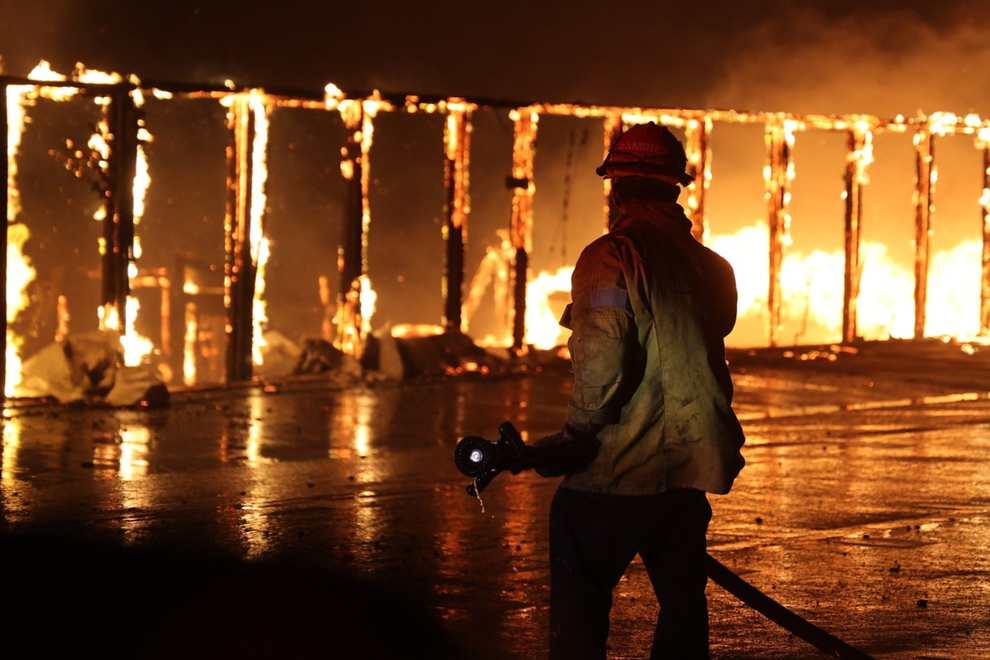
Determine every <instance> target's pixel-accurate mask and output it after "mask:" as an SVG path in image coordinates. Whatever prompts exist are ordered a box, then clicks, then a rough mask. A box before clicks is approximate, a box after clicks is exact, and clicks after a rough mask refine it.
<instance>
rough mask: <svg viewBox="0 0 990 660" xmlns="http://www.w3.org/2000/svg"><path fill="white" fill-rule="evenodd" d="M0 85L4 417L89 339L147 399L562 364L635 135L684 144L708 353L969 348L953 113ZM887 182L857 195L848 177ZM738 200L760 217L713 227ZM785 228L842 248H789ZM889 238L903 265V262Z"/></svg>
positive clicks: (94, 76)
mask: <svg viewBox="0 0 990 660" xmlns="http://www.w3.org/2000/svg"><path fill="white" fill-rule="evenodd" d="M2 81H3V84H4V89H5V99H6V103H5V104H4V106H3V108H4V118H5V124H6V126H7V131H6V132H5V133H4V139H5V140H6V147H7V149H6V153H7V159H6V161H5V166H6V174H7V176H6V180H7V195H6V197H5V203H6V208H7V219H8V232H7V234H6V236H7V250H6V252H5V254H6V255H7V261H6V272H7V288H6V294H5V295H6V299H5V300H6V306H7V324H6V334H5V341H6V344H5V348H6V360H5V376H6V381H5V382H6V389H5V391H6V394H7V396H12V395H16V394H17V392H18V390H17V386H18V384H19V381H20V374H21V361H23V360H25V359H27V358H30V357H32V355H35V354H37V353H39V352H40V351H41V350H43V347H44V346H47V345H49V344H50V343H52V342H55V343H58V344H64V343H65V342H66V341H68V339H67V338H68V337H71V336H73V335H80V334H85V333H89V332H101V333H103V335H104V336H110V337H112V338H115V339H119V342H120V352H121V354H122V356H123V360H124V363H125V364H126V365H130V366H137V365H142V364H144V365H146V366H148V367H149V368H152V369H153V370H155V371H156V372H157V374H158V375H159V377H160V378H161V379H162V380H164V381H165V382H166V383H168V384H169V385H170V386H182V385H185V386H192V385H197V384H204V383H220V382H227V383H230V382H238V381H246V380H250V379H251V378H252V377H253V376H255V375H258V374H266V373H275V371H277V368H276V367H275V366H274V364H275V363H278V364H279V365H281V366H280V367H279V368H282V367H284V364H286V363H291V362H292V360H293V359H295V357H296V356H297V355H298V352H299V345H300V344H301V343H302V342H303V341H304V339H305V338H312V339H314V340H318V341H322V342H325V343H327V344H333V346H335V347H336V349H337V350H339V351H341V352H342V353H344V354H349V355H352V356H358V357H359V356H360V355H361V354H362V352H363V351H364V348H365V345H366V343H367V340H368V337H369V336H370V335H371V334H372V332H373V331H376V330H381V331H383V332H384V331H385V330H388V333H386V334H389V333H391V334H392V335H396V336H407V335H409V334H421V335H422V334H430V333H443V332H446V333H457V332H463V333H465V334H467V335H469V336H471V337H472V338H473V339H474V340H475V341H476V342H478V343H482V344H486V345H491V346H500V347H503V348H507V349H509V350H510V352H512V353H515V354H520V353H523V352H525V351H527V350H529V348H530V347H534V346H535V347H538V348H544V349H547V348H553V347H555V346H558V345H561V344H563V343H564V341H565V339H566V338H565V337H564V336H563V334H562V331H561V330H560V328H558V327H557V323H556V319H557V318H558V317H559V312H560V309H561V308H562V307H563V304H564V303H565V302H566V299H567V294H568V288H569V273H570V268H571V266H572V264H573V261H574V260H575V259H576V257H577V253H578V248H579V247H580V246H581V245H583V244H585V243H587V242H588V241H590V240H591V239H593V238H594V237H595V236H597V235H599V234H600V233H601V232H602V231H604V230H605V227H606V226H607V219H608V215H609V213H610V209H609V204H608V182H607V181H606V182H605V186H604V189H603V188H602V184H601V182H600V181H598V180H597V179H596V178H594V177H591V176H590V172H591V171H593V166H594V164H597V162H599V161H600V159H601V157H602V154H603V153H604V151H605V150H607V148H608V146H609V144H610V142H611V140H612V139H613V138H614V137H615V136H616V135H617V134H618V133H619V132H620V131H621V130H622V128H623V127H626V126H629V125H631V124H634V123H639V122H646V121H656V122H659V123H662V124H664V125H667V126H669V127H671V128H672V129H673V130H675V131H677V132H678V134H679V135H680V136H681V137H682V139H683V140H684V142H685V145H686V147H687V152H688V157H689V164H690V165H689V166H690V167H691V168H692V170H693V173H694V174H695V176H696V180H695V182H694V183H693V184H691V186H689V187H688V188H687V189H686V190H685V191H684V193H683V195H682V200H681V201H682V204H683V205H684V206H685V210H686V211H687V213H688V216H689V217H690V218H691V220H692V222H693V223H694V234H695V236H696V238H698V239H699V240H701V241H703V242H705V243H707V244H710V245H711V246H712V247H714V248H715V249H716V250H717V251H719V252H721V253H722V254H724V255H725V256H726V257H727V258H728V259H729V260H730V261H731V262H732V263H733V265H734V267H735V270H736V275H737V279H738V280H739V289H740V304H739V312H740V326H739V330H738V331H737V333H736V334H735V335H734V336H730V338H729V342H730V343H735V344H736V345H786V344H792V343H794V344H796V343H812V342H814V343H822V342H828V343H851V342H855V341H858V340H861V339H887V338H912V337H913V338H920V337H925V336H934V335H953V336H975V335H981V336H982V335H986V334H987V332H988V330H990V220H988V217H990V147H988V141H990V123H988V122H987V121H985V120H983V119H981V118H980V117H978V116H976V115H973V114H971V115H966V116H957V115H955V114H951V113H947V112H933V113H931V114H918V115H917V116H913V117H905V116H896V117H892V118H882V117H878V116H873V115H863V114H855V115H841V116H833V115H827V116H826V115H814V114H792V113H784V112H737V111H726V110H701V109H677V108H639V107H617V106H606V105H581V104H555V103H529V102H509V101H496V100H490V99H470V98H459V97H458V98H447V97H435V98H433V97H426V96H413V95H387V94H380V93H378V92H373V93H365V92H355V91H347V92H345V91H342V90H340V89H339V88H337V87H336V86H335V85H332V84H330V85H327V86H326V88H325V89H324V90H320V91H318V92H300V91H298V90H275V89H266V90H261V89H248V88H241V87H239V86H237V85H236V84H234V83H232V82H228V83H226V84H224V85H190V84H179V83H167V82H160V81H144V80H140V79H138V78H136V77H134V76H131V77H126V78H125V77H123V76H120V75H117V74H105V73H100V72H93V71H88V70H86V68H85V67H83V66H81V65H80V66H79V67H77V70H76V71H74V72H73V73H72V74H71V75H61V74H59V73H56V72H54V71H52V70H51V69H50V67H48V66H46V65H45V64H44V63H42V65H40V66H39V67H38V68H37V69H36V70H35V71H34V72H32V73H31V74H30V75H29V76H27V77H25V78H15V77H5V78H3V79H2ZM723 135H724V136H725V138H723V137H722V136H723ZM538 136H539V138H540V140H539V149H538V148H537V144H538V140H537V137H538ZM723 139H724V141H722V140H723ZM943 140H944V142H943ZM960 142H965V143H966V144H965V149H967V150H968V151H969V152H970V153H972V154H974V158H977V159H978V160H975V161H974V164H973V170H974V172H973V180H978V181H979V185H978V186H977V187H975V188H974V194H973V195H971V197H972V199H970V200H969V202H968V203H969V204H970V205H971V207H972V217H973V219H974V221H973V225H972V226H973V227H974V231H973V236H972V237H970V238H967V239H966V240H965V241H963V242H962V243H960V244H959V245H956V246H947V245H946V246H941V247H942V248H943V249H942V250H933V247H932V245H933V237H934V236H936V235H935V233H934V230H933V217H934V214H935V189H936V183H937V182H938V179H939V176H938V166H937V165H938V161H937V160H936V151H937V149H936V147H938V150H941V149H942V145H943V144H946V145H949V144H950V143H951V144H952V146H951V148H952V149H957V148H958V145H959V144H960ZM805 143H807V144H808V145H809V151H808V152H807V154H808V156H807V158H808V160H807V164H808V165H809V170H810V171H811V172H813V174H812V175H811V177H810V179H811V180H814V181H825V180H828V181H830V182H831V183H830V184H829V186H826V187H821V188H819V189H817V190H814V191H812V192H813V194H809V195H808V196H809V197H811V198H813V199H817V197H816V196H815V195H818V196H821V199H825V200H827V201H825V202H822V203H821V204H817V205H816V206H815V207H811V206H802V205H801V204H802V202H801V199H802V198H801V193H802V192H803V191H811V189H810V188H804V189H802V187H801V180H802V179H801V175H799V170H801V169H802V168H803V167H804V164H805V162H806V161H804V160H802V157H803V155H804V154H805V152H803V151H802V148H803V145H804V144H805ZM723 151H724V152H725V153H727V154H728V155H727V156H726V157H725V158H724V159H723V158H722V157H721V154H722V153H723ZM538 155H539V157H538ZM895 156H896V158H895ZM894 160H897V162H899V163H900V169H898V170H896V172H895V171H894V170H890V171H887V170H884V173H883V175H882V176H883V177H884V185H883V186H882V187H881V188H878V186H877V185H876V178H877V177H876V175H875V174H874V168H876V167H878V166H879V165H880V164H882V163H887V162H893V161H894ZM544 162H545V163H547V165H544V164H543V163H544ZM747 163H748V164H753V163H756V164H757V165H756V166H751V167H750V168H749V171H744V170H745V168H744V167H743V166H742V165H741V164H747ZM58 168H62V170H61V171H60V172H59V171H57V170H58ZM733 168H735V170H733ZM977 168H979V171H977ZM585 172H587V173H588V174H589V176H588V177H584V176H583V174H584V173H585ZM723 174H724V180H725V181H727V182H731V183H730V184H727V185H726V186H725V187H722V186H721V184H720V181H721V180H722V179H723ZM888 178H891V179H893V178H897V180H898V183H896V185H887V179H888ZM871 179H872V180H873V183H872V184H871ZM538 187H539V193H538V192H537V190H538ZM743 190H744V191H745V192H741V191H743ZM823 191H824V192H823ZM867 191H869V192H867ZM892 191H896V193H895V192H892ZM823 195H824V196H823ZM891 195H894V196H899V199H900V201H899V202H898V204H897V205H895V207H896V208H897V209H898V211H897V212H898V213H899V214H900V216H902V217H903V218H906V219H907V221H908V222H907V223H902V224H900V225H898V226H900V227H907V228H908V229H909V233H906V234H905V235H898V236H896V237H893V236H882V235H881V236H877V235H875V234H876V233H878V232H874V236H873V237H872V238H864V236H865V235H866V233H867V232H865V231H864V229H868V228H870V227H874V228H875V227H880V226H883V227H887V226H892V225H890V224H889V222H888V221H889V218H887V217H878V216H879V215H880V214H884V215H886V214H888V213H889V211H887V210H886V208H885V207H881V206H878V205H877V203H876V202H875V201H871V200H876V199H879V198H884V197H885V196H888V197H889V196H891ZM742 197H746V198H747V199H750V200H756V199H757V198H758V200H759V201H758V203H759V204H760V205H761V207H762V210H761V211H760V213H759V215H757V216H756V217H753V216H752V214H750V215H748V216H747V215H746V213H748V211H747V212H744V213H743V217H742V218H741V220H742V222H743V224H742V225H739V224H736V226H734V227H733V226H731V225H730V223H729V222H728V220H727V218H728V217H730V216H732V215H737V214H739V213H740V209H741V208H742V207H743V206H744V205H743V204H742V203H741V202H739V201H738V199H741V198H742ZM39 200H41V201H39ZM871 212H873V215H871ZM792 215H795V216H796V217H797V218H798V220H797V221H796V223H795V224H794V226H793V227H792ZM976 218H979V219H980V227H981V230H980V231H979V232H977V231H976V227H977V225H976ZM739 220H740V218H738V217H736V218H735V221H736V222H737V223H738V222H739ZM912 220H913V226H912V223H911V221H912ZM801 223H807V224H812V223H815V224H818V225H819V226H825V225H827V226H828V227H831V228H833V233H834V234H835V235H838V236H839V237H840V239H839V242H840V243H841V244H840V245H838V246H826V245H813V246H810V247H811V249H808V250H798V249H796V248H795V245H794V241H793V235H794V233H795V231H794V230H795V228H796V227H797V226H799V225H801ZM469 227H470V240H469ZM895 241H896V242H899V243H909V244H910V245H911V246H912V254H911V255H910V259H909V261H908V262H907V263H906V262H905V261H904V260H903V259H902V260H900V261H898V260H897V259H896V258H895V256H893V250H892V248H891V245H892V244H893V243H894V242H895ZM933 291H936V292H937V294H936V295H932V293H931V292H933ZM946 291H951V292H952V293H953V296H948V295H946V294H945V293H944V292H946ZM90 366H92V365H90Z"/></svg>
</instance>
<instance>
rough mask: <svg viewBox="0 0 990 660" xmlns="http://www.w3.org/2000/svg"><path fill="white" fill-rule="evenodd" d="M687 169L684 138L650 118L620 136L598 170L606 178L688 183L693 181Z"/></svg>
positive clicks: (684, 184)
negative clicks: (681, 138) (623, 177)
mask: <svg viewBox="0 0 990 660" xmlns="http://www.w3.org/2000/svg"><path fill="white" fill-rule="evenodd" d="M686 169H687V156H686V155H685V154H684V147H683V146H682V145H681V141H680V140H678V139H677V138H676V137H675V136H674V134H673V133H671V132H670V130H669V129H668V128H667V127H666V126H657V125H656V123H654V122H652V121H651V122H650V123H649V124H636V125H635V126H633V127H631V128H630V129H629V130H628V131H626V132H625V133H623V134H622V135H620V136H619V137H617V138H616V139H615V142H613V143H612V147H611V148H610V149H609V150H608V155H607V156H605V162H604V163H602V164H601V166H600V167H599V168H598V169H596V170H595V172H596V173H597V174H598V176H603V177H605V178H606V179H614V178H617V177H622V176H641V177H646V178H650V179H660V180H662V181H666V182H668V183H673V184H678V183H679V184H681V185H682V186H686V185H688V184H689V183H691V182H692V181H694V177H693V176H691V175H690V174H688V173H687V172H686V171H685V170H686Z"/></svg>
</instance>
